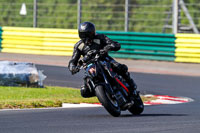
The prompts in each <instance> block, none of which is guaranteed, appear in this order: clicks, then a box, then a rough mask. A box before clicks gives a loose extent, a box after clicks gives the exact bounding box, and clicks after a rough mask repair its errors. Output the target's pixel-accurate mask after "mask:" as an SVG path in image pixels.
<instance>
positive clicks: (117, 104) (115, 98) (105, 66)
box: [78, 53, 144, 117]
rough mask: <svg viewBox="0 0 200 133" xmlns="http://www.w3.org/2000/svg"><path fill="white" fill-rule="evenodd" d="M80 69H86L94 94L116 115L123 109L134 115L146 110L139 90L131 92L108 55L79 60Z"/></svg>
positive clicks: (89, 85) (89, 84) (90, 88)
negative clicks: (114, 69)
mask: <svg viewBox="0 0 200 133" xmlns="http://www.w3.org/2000/svg"><path fill="white" fill-rule="evenodd" d="M78 64H79V70H80V69H82V68H83V69H84V70H85V74H86V77H85V78H86V84H87V86H88V88H89V91H90V93H91V94H93V95H92V96H97V98H98V100H99V101H100V103H101V104H102V105H103V107H104V108H105V109H106V110H107V111H108V112H109V113H110V114H111V115H112V116H115V117H118V116H120V114H121V111H125V110H128V111H129V112H131V113H132V114H133V115H139V114H141V113H142V112H143V110H144V104H143V101H142V99H141V97H140V95H139V92H137V94H136V95H132V94H130V91H129V89H128V88H129V85H128V83H126V81H125V80H124V79H123V78H122V76H120V75H118V74H117V73H115V72H114V71H113V70H112V67H111V64H110V63H109V61H108V58H107V57H102V56H101V54H99V53H96V54H95V56H94V58H92V59H90V60H89V61H84V60H83V59H82V60H79V63H78Z"/></svg>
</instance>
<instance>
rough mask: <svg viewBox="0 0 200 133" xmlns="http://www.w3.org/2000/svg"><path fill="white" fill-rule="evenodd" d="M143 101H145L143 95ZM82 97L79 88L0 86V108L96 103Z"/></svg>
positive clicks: (93, 99) (92, 99) (95, 100)
mask: <svg viewBox="0 0 200 133" xmlns="http://www.w3.org/2000/svg"><path fill="white" fill-rule="evenodd" d="M142 98H143V101H147V100H149V98H148V99H145V98H144V97H142ZM98 102H99V101H98V100H97V98H96V97H92V98H82V97H81V95H80V91H79V89H73V88H66V87H50V86H47V87H45V88H24V87H4V86H0V109H14V108H43V107H61V106H62V103H98Z"/></svg>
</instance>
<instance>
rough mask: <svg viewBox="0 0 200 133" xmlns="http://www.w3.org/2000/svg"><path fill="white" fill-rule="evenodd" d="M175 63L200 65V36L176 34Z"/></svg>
mask: <svg viewBox="0 0 200 133" xmlns="http://www.w3.org/2000/svg"><path fill="white" fill-rule="evenodd" d="M176 38H177V39H176V41H175V42H176V45H175V46H176V54H175V55H176V59H175V62H193V63H200V35H198V34H176Z"/></svg>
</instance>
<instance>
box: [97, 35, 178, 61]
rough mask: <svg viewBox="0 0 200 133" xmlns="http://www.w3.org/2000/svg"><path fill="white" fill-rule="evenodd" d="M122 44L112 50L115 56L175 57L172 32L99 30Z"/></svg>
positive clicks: (140, 57)
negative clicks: (115, 49) (118, 48)
mask: <svg viewBox="0 0 200 133" xmlns="http://www.w3.org/2000/svg"><path fill="white" fill-rule="evenodd" d="M98 33H103V34H106V35H107V36H108V37H109V38H111V39H113V40H115V41H118V42H119V43H121V44H122V46H121V49H120V50H119V51H117V52H112V53H111V55H112V56H113V57H117V58H133V59H148V60H166V61H174V59H175V43H174V42H175V36H174V35H173V34H157V33H137V32H112V31H99V32H98Z"/></svg>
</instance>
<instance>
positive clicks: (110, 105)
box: [95, 85, 121, 117]
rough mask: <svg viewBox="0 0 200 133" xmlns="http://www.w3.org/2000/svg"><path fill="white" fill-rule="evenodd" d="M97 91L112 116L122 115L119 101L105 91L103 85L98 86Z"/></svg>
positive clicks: (98, 96)
mask: <svg viewBox="0 0 200 133" xmlns="http://www.w3.org/2000/svg"><path fill="white" fill-rule="evenodd" d="M95 92H96V96H97V98H98V99H99V101H100V102H101V104H102V105H103V106H104V108H105V109H106V110H107V111H108V112H109V113H110V114H111V115H112V116H114V117H118V116H120V114H121V110H120V107H119V105H118V103H117V101H116V100H115V99H113V98H111V97H110V96H109V94H108V93H107V92H106V91H105V89H104V86H103V85H98V86H96V88H95Z"/></svg>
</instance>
